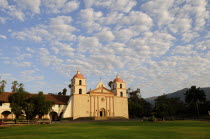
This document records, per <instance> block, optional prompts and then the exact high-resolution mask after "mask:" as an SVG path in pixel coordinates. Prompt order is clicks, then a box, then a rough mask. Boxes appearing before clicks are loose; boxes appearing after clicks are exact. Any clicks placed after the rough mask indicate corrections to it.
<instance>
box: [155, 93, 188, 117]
mask: <svg viewBox="0 0 210 139" xmlns="http://www.w3.org/2000/svg"><path fill="white" fill-rule="evenodd" d="M154 111H155V112H156V113H157V116H158V117H161V118H162V119H163V120H165V119H166V118H170V119H173V117H174V116H175V115H178V114H179V113H181V112H182V111H184V104H183V102H182V101H181V100H180V98H168V97H167V96H166V95H162V96H159V97H157V98H156V99H155V107H154Z"/></svg>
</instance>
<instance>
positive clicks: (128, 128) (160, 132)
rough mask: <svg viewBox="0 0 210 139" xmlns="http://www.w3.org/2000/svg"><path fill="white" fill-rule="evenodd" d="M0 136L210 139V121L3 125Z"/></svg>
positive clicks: (16, 137) (28, 138)
mask: <svg viewBox="0 0 210 139" xmlns="http://www.w3.org/2000/svg"><path fill="white" fill-rule="evenodd" d="M0 138H5V139H7V138H15V139H19V138H20V139H23V138H26V139H33V138H39V139H40V138H47V139H53V138H70V139H74V138H92V139H95V138H100V139H101V138H102V139H103V138H117V139H123V138H125V139H131V138H136V139H137V138H138V139H140V138H141V139H144V138H148V139H151V138H161V139H164V138H167V139H171V138H174V139H182V138H183V139H189V138H190V139H191V138H199V139H201V138H202V139H203V138H204V139H207V138H209V139H210V122H205V121H167V122H155V123H153V122H140V121H125V122H89V123H84V122H82V123H68V124H67V123H64V124H49V125H23V126H12V127H1V126H0Z"/></svg>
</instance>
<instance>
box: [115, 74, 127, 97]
mask: <svg viewBox="0 0 210 139" xmlns="http://www.w3.org/2000/svg"><path fill="white" fill-rule="evenodd" d="M111 90H112V92H114V95H115V96H118V97H127V95H126V82H124V81H123V80H122V79H121V78H120V76H119V75H117V76H116V78H115V79H114V81H113V82H112V84H111Z"/></svg>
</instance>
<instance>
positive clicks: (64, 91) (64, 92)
mask: <svg viewBox="0 0 210 139" xmlns="http://www.w3.org/2000/svg"><path fill="white" fill-rule="evenodd" d="M66 92H67V89H66V88H64V89H63V92H62V95H63V96H65V95H66Z"/></svg>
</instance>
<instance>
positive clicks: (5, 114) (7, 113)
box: [1, 111, 12, 120]
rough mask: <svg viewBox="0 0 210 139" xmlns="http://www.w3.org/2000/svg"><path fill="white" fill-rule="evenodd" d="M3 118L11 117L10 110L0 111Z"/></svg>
mask: <svg viewBox="0 0 210 139" xmlns="http://www.w3.org/2000/svg"><path fill="white" fill-rule="evenodd" d="M1 114H2V116H3V118H4V120H7V119H12V113H11V112H10V111H4V112H2V113H1Z"/></svg>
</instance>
